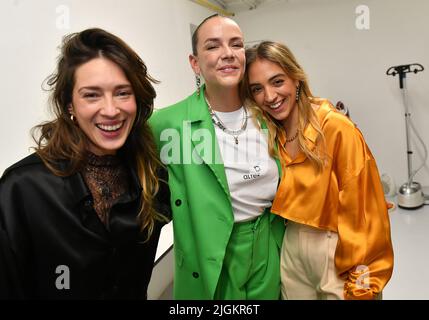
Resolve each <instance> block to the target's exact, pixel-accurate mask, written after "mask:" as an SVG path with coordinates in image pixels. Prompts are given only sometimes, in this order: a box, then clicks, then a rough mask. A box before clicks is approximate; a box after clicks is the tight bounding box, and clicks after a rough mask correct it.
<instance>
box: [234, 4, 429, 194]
mask: <svg viewBox="0 0 429 320" xmlns="http://www.w3.org/2000/svg"><path fill="white" fill-rule="evenodd" d="M361 5H366V7H367V9H368V12H366V11H361V10H360V8H359V7H360V6H361ZM356 9H358V10H356ZM366 13H368V17H369V29H364V28H363V27H366V25H365V21H363V20H362V19H363V18H365V17H366V16H365V15H364V14H366ZM428 16H429V1H427V0H408V1H402V0H365V1H362V0H288V1H286V2H277V3H276V2H275V3H272V4H267V5H266V6H261V7H259V8H258V9H256V10H252V11H247V12H245V13H243V14H240V15H238V16H237V21H238V23H239V24H240V26H241V27H242V29H243V32H244V33H245V35H246V38H247V40H248V41H258V40H264V39H270V40H276V41H281V42H283V43H285V44H287V45H288V46H289V47H290V48H291V50H292V51H293V52H294V54H295V55H296V57H297V59H298V61H299V62H300V63H301V65H302V66H303V68H304V69H305V70H306V72H307V74H308V76H309V78H310V86H311V87H312V89H313V94H315V95H317V96H321V97H326V98H329V99H330V100H331V101H332V102H334V103H335V102H336V101H338V100H341V101H343V102H344V103H345V104H346V106H348V108H349V109H350V112H351V116H352V119H353V120H354V122H356V123H357V124H358V126H359V128H360V129H361V131H362V132H363V134H364V136H365V138H366V140H367V143H368V145H369V146H370V148H371V150H372V152H373V154H374V156H375V158H376V160H377V164H378V167H379V171H380V174H382V173H387V174H389V175H391V176H392V177H393V178H394V180H395V182H396V185H397V186H399V185H400V184H402V183H404V182H405V181H406V180H407V161H406V140H405V120H404V108H403V104H402V100H401V93H400V91H399V80H398V77H397V76H396V77H395V78H394V77H391V76H389V77H388V76H386V70H387V68H388V67H390V66H393V65H401V64H409V63H415V62H418V63H421V64H422V65H423V66H424V67H425V68H426V70H425V71H423V72H422V73H419V74H417V75H414V74H411V75H408V76H407V85H408V88H409V97H410V103H411V109H410V112H411V114H412V119H413V121H414V123H415V125H416V128H417V129H418V131H419V132H420V135H421V137H422V138H423V140H424V141H425V143H426V144H427V145H428V146H429V126H428V123H429V19H428ZM356 22H357V23H356ZM362 28H363V29H362ZM413 140H414V141H416V139H413ZM414 151H416V153H415V156H414V157H413V162H414V165H413V166H414V169H417V166H418V165H420V164H421V163H422V155H423V152H422V149H421V148H420V150H419V149H417V148H414ZM416 180H417V181H419V182H420V183H422V184H423V185H426V186H427V185H429V167H428V165H426V166H425V167H424V168H423V169H422V170H421V171H420V172H419V173H418V175H417V176H416Z"/></svg>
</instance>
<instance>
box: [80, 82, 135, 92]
mask: <svg viewBox="0 0 429 320" xmlns="http://www.w3.org/2000/svg"><path fill="white" fill-rule="evenodd" d="M129 88H132V86H131V85H130V84H120V85H117V86H116V87H115V88H114V90H119V89H129ZM83 90H93V91H100V90H102V89H101V87H97V86H87V87H82V88H79V90H78V91H77V92H79V93H80V92H81V91H83Z"/></svg>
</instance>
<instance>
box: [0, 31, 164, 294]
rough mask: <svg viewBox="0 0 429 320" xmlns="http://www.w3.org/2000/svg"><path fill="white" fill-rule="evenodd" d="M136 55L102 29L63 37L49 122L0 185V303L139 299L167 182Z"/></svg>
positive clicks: (149, 94) (146, 82) (145, 77)
mask: <svg viewBox="0 0 429 320" xmlns="http://www.w3.org/2000/svg"><path fill="white" fill-rule="evenodd" d="M156 82H157V81H156V80H155V79H153V78H151V77H150V75H149V74H148V73H147V69H146V66H145V64H144V63H143V61H142V60H141V59H140V57H139V56H138V55H137V54H136V53H135V52H134V51H133V50H132V49H131V48H130V47H129V46H128V45H127V44H126V43H124V42H123V41H122V40H121V39H119V38H118V37H116V36H114V35H112V34H110V33H108V32H106V31H104V30H101V29H88V30H85V31H82V32H79V33H75V34H72V35H69V36H67V37H66V38H65V39H64V42H63V45H62V53H61V55H60V58H59V60H58V65H57V71H56V73H55V74H53V75H52V76H50V77H49V78H48V81H47V83H48V85H49V86H50V88H51V90H52V95H51V99H52V105H53V110H54V113H55V119H54V120H52V121H50V122H46V123H43V124H41V125H39V126H37V127H36V128H35V129H36V131H37V130H39V131H40V135H39V137H38V138H36V133H35V132H34V133H33V137H35V140H36V142H37V147H36V148H35V150H36V152H35V153H34V154H32V155H30V156H28V157H26V158H25V159H23V160H21V161H19V162H18V163H16V164H14V165H13V166H11V167H10V168H8V169H7V170H6V171H5V172H4V174H3V176H2V178H1V180H0V226H1V229H0V233H1V243H0V248H1V250H0V259H1V261H0V267H2V268H3V269H4V270H0V272H1V273H2V274H3V275H4V276H3V278H2V279H6V280H5V281H2V283H0V296H1V297H5V298H24V299H25V298H30V299H32V298H35V299H39V298H42V299H44V298H48V299H68V298H72V299H75V298H79V299H80V298H89V299H106V298H108V299H112V298H113V299H115V298H121V299H123V298H133V299H139V298H142V299H145V298H146V297H147V287H148V283H149V280H150V277H151V273H152V267H153V263H154V258H155V253H156V248H157V244H158V239H159V234H160V229H161V227H162V226H163V225H164V224H165V223H166V222H167V221H168V219H169V218H170V216H171V213H170V205H169V200H170V199H169V198H170V193H169V188H168V185H167V173H166V171H165V170H164V169H163V168H162V164H161V163H160V161H159V159H158V156H157V152H156V147H155V144H154V141H153V137H152V133H151V130H150V128H149V126H148V124H147V122H146V121H147V119H148V118H149V116H150V115H151V113H152V110H153V100H154V98H155V96H156V93H155V90H154V88H153V86H152V83H156Z"/></svg>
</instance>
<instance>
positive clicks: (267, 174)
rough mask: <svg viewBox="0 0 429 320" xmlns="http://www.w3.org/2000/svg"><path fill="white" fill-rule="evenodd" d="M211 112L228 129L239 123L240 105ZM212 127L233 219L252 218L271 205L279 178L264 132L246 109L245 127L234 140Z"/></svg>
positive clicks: (244, 219)
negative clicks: (214, 113) (230, 110)
mask: <svg viewBox="0 0 429 320" xmlns="http://www.w3.org/2000/svg"><path fill="white" fill-rule="evenodd" d="M215 112H216V114H217V116H218V117H219V118H220V119H221V120H222V122H223V123H224V125H225V126H226V127H227V128H228V129H229V130H238V129H240V128H241V127H242V124H243V117H244V114H245V113H244V108H243V107H241V108H240V109H239V110H237V111H233V112H217V111H215ZM214 127H215V132H216V137H217V141H218V144H219V149H220V154H221V156H222V160H223V164H224V166H225V173H226V178H227V181H228V187H229V191H230V194H231V200H232V208H233V211H234V221H235V222H241V221H248V220H252V219H254V218H256V217H258V216H259V215H261V214H262V213H263V211H264V209H265V208H268V207H271V205H272V201H273V199H274V196H275V194H276V191H277V184H278V180H279V173H278V169H277V164H276V162H275V160H274V159H273V158H271V157H270V156H269V154H268V142H267V135H266V133H264V132H263V131H261V130H260V129H259V128H258V127H257V126H256V125H255V122H254V120H253V119H252V115H251V113H250V112H248V119H247V127H246V130H245V131H244V132H242V133H241V134H240V135H238V144H236V143H235V139H234V136H232V135H231V134H228V133H226V132H224V131H223V130H221V129H220V128H219V127H218V126H216V125H215V126H214Z"/></svg>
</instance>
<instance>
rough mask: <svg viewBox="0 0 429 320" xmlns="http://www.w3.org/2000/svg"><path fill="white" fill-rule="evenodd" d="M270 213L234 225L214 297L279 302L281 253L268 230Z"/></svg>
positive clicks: (218, 298) (266, 211) (269, 228)
mask: <svg viewBox="0 0 429 320" xmlns="http://www.w3.org/2000/svg"><path fill="white" fill-rule="evenodd" d="M270 214H271V213H270V212H269V211H268V210H265V212H264V213H263V214H262V215H261V216H260V217H258V218H257V219H255V220H252V221H248V222H241V223H235V224H234V228H233V230H232V234H231V237H230V240H229V243H228V246H227V249H226V253H225V259H224V262H223V267H222V271H221V275H220V279H219V282H218V285H217V288H216V292H215V296H214V298H215V299H217V300H254V299H255V300H257V299H259V300H278V299H280V253H279V248H278V246H277V244H276V242H275V240H274V237H273V234H272V232H271V227H270Z"/></svg>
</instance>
